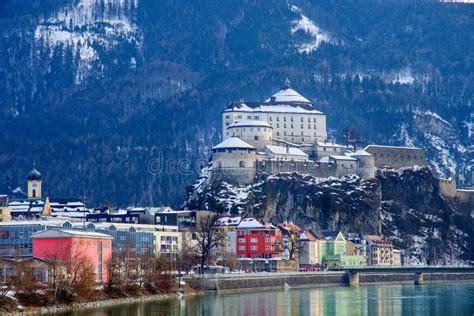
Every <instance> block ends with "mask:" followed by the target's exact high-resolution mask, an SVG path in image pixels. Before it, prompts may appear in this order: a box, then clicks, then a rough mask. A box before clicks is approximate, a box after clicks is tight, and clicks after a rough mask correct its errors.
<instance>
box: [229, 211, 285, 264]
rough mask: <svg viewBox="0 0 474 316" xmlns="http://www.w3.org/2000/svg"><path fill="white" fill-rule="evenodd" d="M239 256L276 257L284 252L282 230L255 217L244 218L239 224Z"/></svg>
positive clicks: (237, 230)
mask: <svg viewBox="0 0 474 316" xmlns="http://www.w3.org/2000/svg"><path fill="white" fill-rule="evenodd" d="M236 232H237V257H239V258H274V257H280V256H281V254H282V243H281V232H280V230H279V229H277V228H276V227H275V226H273V225H264V224H262V223H260V222H259V221H257V220H256V219H255V218H251V217H250V218H244V219H243V220H242V221H241V222H240V224H239V225H238V226H237V229H236Z"/></svg>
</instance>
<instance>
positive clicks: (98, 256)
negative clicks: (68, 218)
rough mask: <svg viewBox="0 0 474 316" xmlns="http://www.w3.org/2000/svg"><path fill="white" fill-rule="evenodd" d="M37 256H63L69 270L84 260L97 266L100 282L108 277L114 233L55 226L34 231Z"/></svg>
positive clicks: (62, 258) (98, 280) (95, 270)
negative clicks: (106, 233)
mask: <svg viewBox="0 0 474 316" xmlns="http://www.w3.org/2000/svg"><path fill="white" fill-rule="evenodd" d="M33 256H34V257H35V258H40V259H44V260H62V261H64V263H65V264H66V267H67V269H68V270H70V269H72V266H73V265H74V264H77V263H79V261H80V260H83V259H85V260H88V261H89V262H90V263H92V265H93V267H94V272H95V276H96V281H97V282H103V281H106V280H107V279H108V276H109V268H108V265H107V263H108V262H109V261H110V259H111V257H112V237H111V236H109V235H105V234H100V233H95V232H85V231H78V230H65V229H51V230H45V231H41V232H37V233H34V234H33Z"/></svg>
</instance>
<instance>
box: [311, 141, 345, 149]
mask: <svg viewBox="0 0 474 316" xmlns="http://www.w3.org/2000/svg"><path fill="white" fill-rule="evenodd" d="M316 144H317V145H318V147H319V146H320V147H336V148H342V147H344V146H342V145H339V144H335V143H327V142H316Z"/></svg>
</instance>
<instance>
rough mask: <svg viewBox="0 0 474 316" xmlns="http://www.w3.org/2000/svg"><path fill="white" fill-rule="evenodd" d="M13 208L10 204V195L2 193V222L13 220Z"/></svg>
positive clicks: (0, 220) (0, 211) (0, 208)
mask: <svg viewBox="0 0 474 316" xmlns="http://www.w3.org/2000/svg"><path fill="white" fill-rule="evenodd" d="M11 211H12V210H11V208H10V207H9V206H8V195H0V222H8V221H11V220H12V214H11Z"/></svg>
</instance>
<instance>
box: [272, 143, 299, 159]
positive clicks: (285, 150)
mask: <svg viewBox="0 0 474 316" xmlns="http://www.w3.org/2000/svg"><path fill="white" fill-rule="evenodd" d="M265 148H266V149H267V150H268V151H270V152H271V153H273V154H278V155H294V156H302V157H308V154H307V153H305V152H303V151H302V150H301V149H298V148H295V147H283V146H274V145H265Z"/></svg>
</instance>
